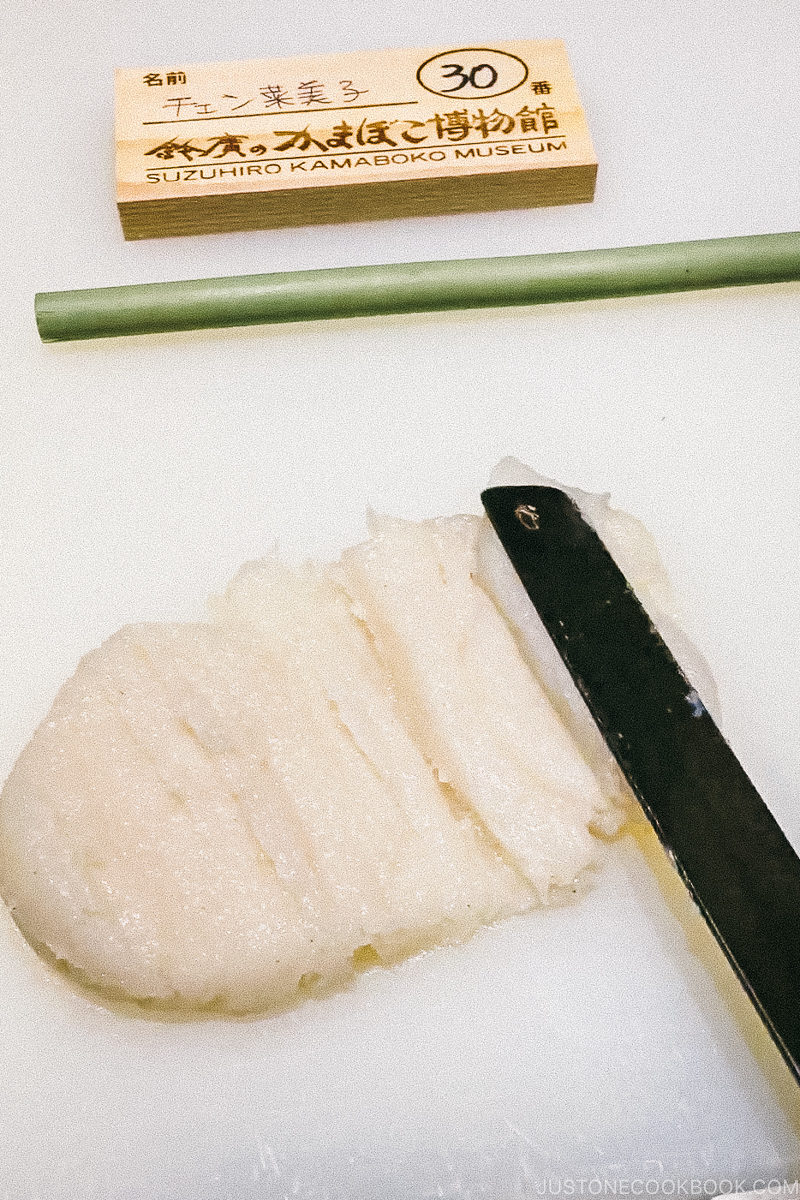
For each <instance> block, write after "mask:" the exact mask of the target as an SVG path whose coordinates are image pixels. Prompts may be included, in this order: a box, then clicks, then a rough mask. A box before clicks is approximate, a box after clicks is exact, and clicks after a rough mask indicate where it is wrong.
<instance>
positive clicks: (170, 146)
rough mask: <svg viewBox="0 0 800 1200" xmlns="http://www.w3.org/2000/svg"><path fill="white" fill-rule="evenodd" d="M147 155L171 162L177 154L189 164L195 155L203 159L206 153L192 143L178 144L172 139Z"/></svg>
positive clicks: (154, 148)
mask: <svg viewBox="0 0 800 1200" xmlns="http://www.w3.org/2000/svg"><path fill="white" fill-rule="evenodd" d="M145 154H146V155H151V154H152V155H154V156H155V157H156V158H163V159H164V160H165V161H169V159H171V158H174V157H175V155H176V154H180V155H181V156H182V157H183V158H185V159H186V160H187V161H188V162H191V161H192V156H193V155H195V154H197V155H199V156H200V157H201V158H202V157H203V155H204V152H203V151H202V150H201V149H200V147H199V146H193V145H192V143H191V142H190V141H187V142H178V141H176V139H175V138H170V140H169V141H168V142H162V143H161V145H160V146H154V147H153V149H152V150H145Z"/></svg>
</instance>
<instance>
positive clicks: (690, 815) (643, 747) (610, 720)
mask: <svg viewBox="0 0 800 1200" xmlns="http://www.w3.org/2000/svg"><path fill="white" fill-rule="evenodd" d="M481 498H482V500H483V504H484V507H485V509H486V512H487V514H488V516H489V519H490V521H491V523H492V525H493V526H494V529H495V531H496V533H497V535H498V537H499V539H500V541H501V542H502V544H503V547H504V548H505V550H506V553H507V554H508V556H509V558H510V560H511V563H512V565H513V567H514V569H515V571H516V572H517V575H518V576H519V578H520V580H521V581H522V584H523V586H524V588H525V590H526V592H527V593H528V596H529V597H530V599H531V601H532V602H533V604H534V606H535V607H536V609H537V611H538V613H539V615H540V617H541V618H542V621H543V623H544V625H545V627H546V629H547V631H548V633H549V634H550V637H551V638H552V639H553V642H554V643H555V645H556V647H557V649H558V651H559V653H560V655H561V657H562V659H563V660H564V663H565V664H566V666H567V668H568V669H569V671H570V674H571V675H572V678H573V679H574V681H575V683H576V685H577V687H578V689H579V690H580V692H581V695H582V696H583V697H584V699H585V700H586V703H587V705H588V706H589V709H590V711H591V713H592V715H593V717H594V719H595V721H596V722H597V725H598V727H599V729H600V731H601V733H602V734H603V737H604V738H605V741H606V743H607V745H608V747H609V749H610V750H611V752H612V753H613V755H614V757H615V758H616V760H617V762H618V763H619V765H620V767H621V769H622V771H623V773H624V775H625V777H626V779H627V780H628V782H629V784H630V785H631V788H632V789H633V791H634V793H635V794H636V796H637V797H638V799H639V801H640V803H641V805H642V808H643V809H644V811H645V813H646V815H647V817H648V818H649V820H650V822H651V824H652V825H653V827H654V829H655V831H656V833H657V834H658V837H659V839H660V840H661V843H662V844H663V846H664V848H665V850H666V851H667V854H668V855H669V858H670V859H671V861H672V863H673V864H674V866H675V867H676V868H677V870H678V871H679V872H680V874H681V876H682V877H683V880H684V882H685V883H686V885H687V887H688V888H689V890H690V892H691V894H692V896H693V898H694V900H695V902H696V903H697V905H698V907H699V908H700V911H701V912H702V914H703V916H704V917H705V919H706V921H707V922H708V924H709V926H710V927H711V930H712V931H713V933H714V935H715V937H716V939H717V941H718V942H719V944H720V946H721V947H722V949H723V950H724V952H725V954H726V955H727V957H728V959H729V961H730V963H731V965H732V966H733V968H734V970H735V972H736V974H737V975H738V977H739V980H740V981H741V983H742V985H743V987H744V988H745V989H746V991H747V993H748V994H749V996H750V998H751V1000H752V1002H753V1004H754V1005H755V1006H756V1008H757V1010H758V1012H759V1013H760V1015H761V1017H762V1019H763V1021H764V1023H765V1024H766V1026H767V1028H768V1030H769V1032H770V1034H771V1036H772V1038H773V1040H774V1041H775V1043H776V1045H777V1046H778V1048H779V1049H780V1051H781V1053H782V1054H783V1056H784V1058H785V1060H786V1062H787V1063H788V1065H789V1067H790V1069H791V1070H792V1071H793V1073H794V1075H795V1077H796V1078H797V1080H798V1082H800V858H798V856H797V854H796V853H795V851H794V850H793V849H792V847H791V845H790V844H789V842H788V840H787V838H786V836H785V835H784V833H783V831H782V830H781V828H780V826H779V825H778V823H777V822H776V820H775V819H774V817H773V816H772V814H771V813H770V811H769V809H768V808H767V806H766V804H765V803H764V801H763V800H762V798H761V796H760V795H759V794H758V792H757V791H756V789H755V788H754V786H753V784H752V783H751V781H750V780H749V778H748V777H747V775H746V774H745V772H744V770H743V768H742V766H741V764H740V763H739V761H738V759H737V758H736V756H735V755H734V753H733V751H732V750H731V748H730V747H729V746H728V744H727V742H726V741H725V739H724V738H723V736H722V734H721V733H720V731H719V729H718V728H717V726H716V725H715V723H714V721H713V720H712V718H711V716H710V715H709V713H708V711H707V710H706V708H705V706H704V705H703V702H702V700H701V698H700V697H699V696H698V694H697V692H696V691H695V689H694V688H693V687H692V684H691V682H690V681H689V680H688V679H687V678H686V676H685V675H684V674H683V672H682V671H681V669H680V667H679V666H678V664H677V663H676V662H675V659H674V658H673V657H672V655H671V653H670V651H669V650H668V649H667V647H666V645H665V644H664V642H663V640H662V639H661V637H660V636H659V634H658V632H657V631H656V629H655V628H654V626H653V624H652V622H651V621H650V619H649V617H648V616H647V614H646V612H645V611H644V609H643V608H642V606H641V604H640V603H639V601H638V600H637V598H636V596H635V595H634V593H633V591H632V590H631V588H630V586H629V584H628V583H627V581H626V579H625V577H624V575H623V574H622V572H621V571H620V570H619V568H618V567H617V565H616V563H615V562H614V560H613V559H612V557H611V555H610V554H609V552H608V551H607V550H606V548H605V546H604V545H603V543H602V541H601V540H600V538H599V537H598V535H597V533H596V532H595V531H594V529H592V528H591V526H589V525H588V524H587V523H586V521H584V519H583V517H582V516H581V513H580V510H579V508H578V507H577V505H576V504H575V503H574V501H573V500H571V499H570V497H569V496H567V495H566V494H565V493H564V492H562V491H560V490H559V489H558V488H553V487H542V486H533V485H525V486H516V487H495V488H489V489H488V490H487V491H485V492H484V493H483V495H482V497H481Z"/></svg>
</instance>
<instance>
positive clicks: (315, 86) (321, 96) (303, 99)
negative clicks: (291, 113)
mask: <svg viewBox="0 0 800 1200" xmlns="http://www.w3.org/2000/svg"><path fill="white" fill-rule="evenodd" d="M297 95H298V99H299V102H300V103H301V104H304V105H305V106H306V108H308V106H309V105H311V104H330V100H329V99H328V97H327V96H326V95H325V84H324V83H320V81H319V80H318V79H308V80H306V82H305V83H298V85H297Z"/></svg>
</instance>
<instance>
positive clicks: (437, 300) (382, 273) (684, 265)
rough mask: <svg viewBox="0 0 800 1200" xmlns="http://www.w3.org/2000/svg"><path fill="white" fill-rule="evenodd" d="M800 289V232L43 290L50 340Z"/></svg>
mask: <svg viewBox="0 0 800 1200" xmlns="http://www.w3.org/2000/svg"><path fill="white" fill-rule="evenodd" d="M796 279H800V233H774V234H772V233H767V234H753V235H750V236H748V237H733V238H713V239H710V240H707V241H695V242H667V243H665V244H662V245H655V246H627V247H622V248H618V249H611V250H574V251H568V252H566V253H561V254H530V255H520V256H514V257H512V258H471V259H454V260H450V261H445V262H421V263H392V264H387V265H385V266H373V267H334V268H332V269H327V270H316V271H289V272H282V273H276V274H271V275H239V276H233V277H231V278H228V279H226V278H222V279H188V280H182V281H180V282H176V283H143V284H132V285H130V286H127V287H109V288H87V289H84V290H81V291H68V292H40V293H39V294H38V295H37V296H36V301H35V307H36V323H37V326H38V329H39V334H40V336H41V338H42V341H44V342H63V341H70V340H73V339H78V338H97V337H118V336H121V335H123V334H134V333H164V332H168V331H172V330H182V329H212V328H222V327H230V326H234V325H267V324H272V323H277V322H281V321H320V320H328V319H331V318H335V317H366V316H375V315H378V314H386V313H409V312H435V311H441V310H445V309H457V308H494V307H499V306H504V305H515V304H548V303H552V302H554V301H559V300H562V301H563V300H596V299H602V298H605V297H610V296H640V295H645V294H647V293H655V292H682V291H691V290H694V289H696V288H715V287H734V286H739V285H743V284H753V283H781V282H786V281H788V280H796Z"/></svg>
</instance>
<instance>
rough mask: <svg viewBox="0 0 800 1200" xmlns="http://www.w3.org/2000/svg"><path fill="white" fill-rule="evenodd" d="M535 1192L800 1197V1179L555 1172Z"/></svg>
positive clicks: (572, 1194)
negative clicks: (619, 1176)
mask: <svg viewBox="0 0 800 1200" xmlns="http://www.w3.org/2000/svg"><path fill="white" fill-rule="evenodd" d="M527 1194H528V1195H531V1196H553V1197H556V1196H560V1197H576V1196H601V1197H603V1196H626V1197H629V1196H634V1197H639V1196H686V1197H694V1198H695V1200H698V1198H701V1200H702V1198H704V1197H705V1198H707V1200H710V1198H711V1197H714V1196H738V1197H740V1200H744V1197H747V1196H752V1197H754V1198H755V1197H775V1198H776V1200H777V1198H779V1197H780V1198H782V1197H784V1196H785V1197H793V1198H794V1200H800V1181H798V1180H796V1179H777V1178H772V1179H752V1178H749V1179H720V1178H713V1179H712V1178H707V1179H703V1178H699V1177H698V1178H683V1177H678V1176H674V1177H672V1176H669V1175H660V1176H658V1177H650V1178H639V1179H636V1178H631V1179H600V1178H598V1177H597V1176H569V1175H565V1176H560V1177H556V1176H551V1177H550V1178H547V1179H539V1180H537V1181H536V1182H535V1183H533V1184H532V1186H531V1189H530V1191H529V1192H528V1193H527Z"/></svg>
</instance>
